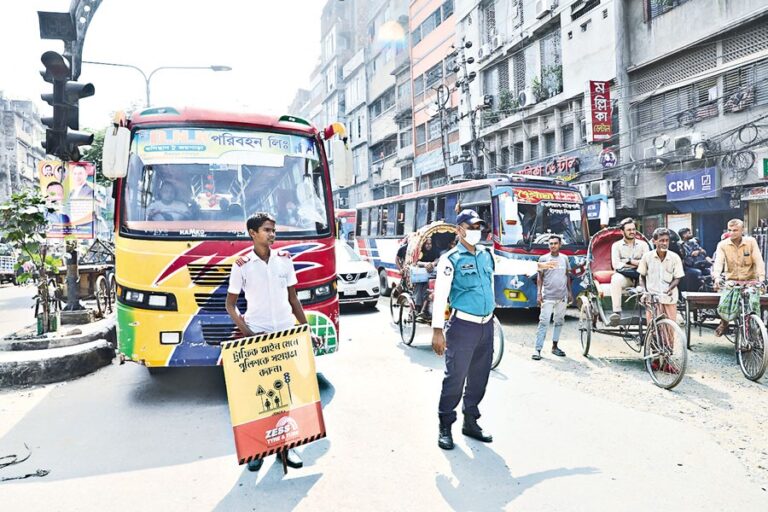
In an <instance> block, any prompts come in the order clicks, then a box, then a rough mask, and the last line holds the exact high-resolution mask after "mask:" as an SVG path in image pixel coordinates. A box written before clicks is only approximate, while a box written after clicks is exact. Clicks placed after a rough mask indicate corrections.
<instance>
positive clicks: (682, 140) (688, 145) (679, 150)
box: [675, 132, 704, 156]
mask: <svg viewBox="0 0 768 512" xmlns="http://www.w3.org/2000/svg"><path fill="white" fill-rule="evenodd" d="M703 141H704V134H703V133H700V132H691V133H687V134H685V135H680V136H678V137H675V154H677V155H681V156H682V155H685V156H687V155H691V156H694V147H695V146H696V144H698V143H699V142H703Z"/></svg>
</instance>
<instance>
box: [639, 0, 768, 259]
mask: <svg viewBox="0 0 768 512" xmlns="http://www.w3.org/2000/svg"><path fill="white" fill-rule="evenodd" d="M626 9H627V11H626V25H625V28H626V30H627V33H628V37H627V43H628V47H629V59H628V62H627V64H628V75H629V81H630V91H629V95H630V96H631V98H632V100H633V101H632V103H631V107H630V119H631V122H632V130H631V131H630V138H629V140H628V144H629V145H630V147H631V158H632V160H633V161H634V162H636V165H634V166H632V168H631V169H629V174H630V177H631V180H632V183H633V184H634V185H635V187H634V190H633V196H634V197H635V198H636V208H637V212H638V214H639V215H640V216H642V217H643V224H644V226H645V228H646V231H650V230H651V229H652V228H653V227H655V226H658V225H666V226H670V227H673V228H676V229H677V228H680V227H692V228H693V230H694V233H695V235H696V236H698V237H699V238H700V240H701V241H702V243H703V245H704V247H705V248H707V249H709V250H710V254H711V251H712V250H713V249H714V247H715V245H716V243H717V242H718V241H719V240H720V234H721V233H722V232H723V230H724V229H725V226H726V222H727V221H728V219H731V218H744V219H745V221H746V223H747V226H748V228H749V229H750V230H753V229H755V228H760V227H763V228H765V227H768V188H766V184H767V183H766V181H765V179H766V178H767V177H768V176H767V175H766V173H767V172H768V171H766V165H768V164H766V162H767V161H768V151H767V150H766V147H767V146H768V127H767V126H766V121H767V120H768V5H767V4H766V2H765V1H764V0H739V1H722V0H688V1H685V0H676V1H674V2H670V1H665V2H661V1H657V0H643V1H638V2H632V3H631V5H629V6H628V7H627V8H626ZM763 232H765V230H763Z"/></svg>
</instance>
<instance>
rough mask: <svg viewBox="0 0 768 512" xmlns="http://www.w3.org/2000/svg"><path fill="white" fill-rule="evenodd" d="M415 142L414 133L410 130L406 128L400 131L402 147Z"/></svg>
mask: <svg viewBox="0 0 768 512" xmlns="http://www.w3.org/2000/svg"><path fill="white" fill-rule="evenodd" d="M412 143H413V135H412V134H411V131H410V130H406V131H404V132H401V133H400V147H401V148H405V147H408V146H410V145H411V144H412Z"/></svg>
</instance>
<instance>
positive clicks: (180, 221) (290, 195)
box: [120, 128, 331, 239]
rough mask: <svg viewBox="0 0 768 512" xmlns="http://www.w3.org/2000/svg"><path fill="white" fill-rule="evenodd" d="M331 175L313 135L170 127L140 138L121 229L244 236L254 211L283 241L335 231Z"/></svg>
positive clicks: (170, 234)
mask: <svg viewBox="0 0 768 512" xmlns="http://www.w3.org/2000/svg"><path fill="white" fill-rule="evenodd" d="M325 190H326V184H325V174H324V172H323V166H322V164H321V161H320V157H319V151H318V150H317V148H316V146H315V141H314V139H312V138H310V137H305V136H299V135H292V134H291V135H288V134H277V133H266V132H246V131H237V130H231V131H226V130H223V129H221V130H216V129H208V128H206V129H197V128H183V129H181V128H171V129H151V130H143V131H142V130H139V131H137V132H136V134H135V135H134V140H133V144H132V152H131V160H130V164H129V168H128V174H127V176H126V178H125V180H124V188H123V194H122V205H121V211H122V218H121V223H120V232H121V234H126V235H130V236H137V237H163V238H167V237H171V238H183V239H190V238H193V239H195V238H233V237H246V236H247V234H246V232H245V221H246V219H247V218H248V217H249V216H250V215H252V214H254V213H256V212H269V213H271V214H272V215H274V216H275V218H276V220H277V236H278V238H281V237H284V238H304V237H307V238H316V237H318V236H323V235H329V234H330V232H331V230H330V225H331V224H330V219H329V218H328V214H329V208H328V205H327V203H326V194H325V193H324V191H325Z"/></svg>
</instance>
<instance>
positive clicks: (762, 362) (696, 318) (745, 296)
mask: <svg viewBox="0 0 768 512" xmlns="http://www.w3.org/2000/svg"><path fill="white" fill-rule="evenodd" d="M761 284H762V283H759V282H741V283H739V282H728V283H725V286H726V287H727V288H736V289H737V291H738V294H739V297H738V299H739V313H738V315H737V316H736V318H735V319H734V320H733V321H731V322H730V324H729V326H728V330H727V331H726V332H725V334H724V336H725V338H727V339H728V340H729V341H730V342H731V343H733V345H734V347H735V349H736V360H737V361H738V363H739V368H740V369H741V373H743V374H744V377H746V378H747V379H749V380H751V381H758V380H760V378H761V377H762V376H763V374H764V373H765V369H766V366H768V352H766V344H768V333H767V332H766V327H765V322H766V319H768V295H766V294H765V293H763V294H761V295H759V299H757V300H755V301H754V302H756V303H758V304H759V306H756V304H754V303H753V304H752V306H753V307H750V306H749V301H750V296H751V295H753V294H760V291H761V290H760V286H761ZM683 298H684V300H685V317H686V324H685V333H686V336H687V338H688V348H690V347H691V330H692V328H693V327H694V326H695V327H698V328H699V335H701V332H702V330H703V329H704V328H708V329H712V330H714V329H715V328H716V327H717V325H718V324H719V322H720V316H719V314H718V312H717V307H718V305H719V303H720V293H718V292H683ZM755 306H756V307H755ZM753 309H754V310H753ZM761 316H762V318H761Z"/></svg>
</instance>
